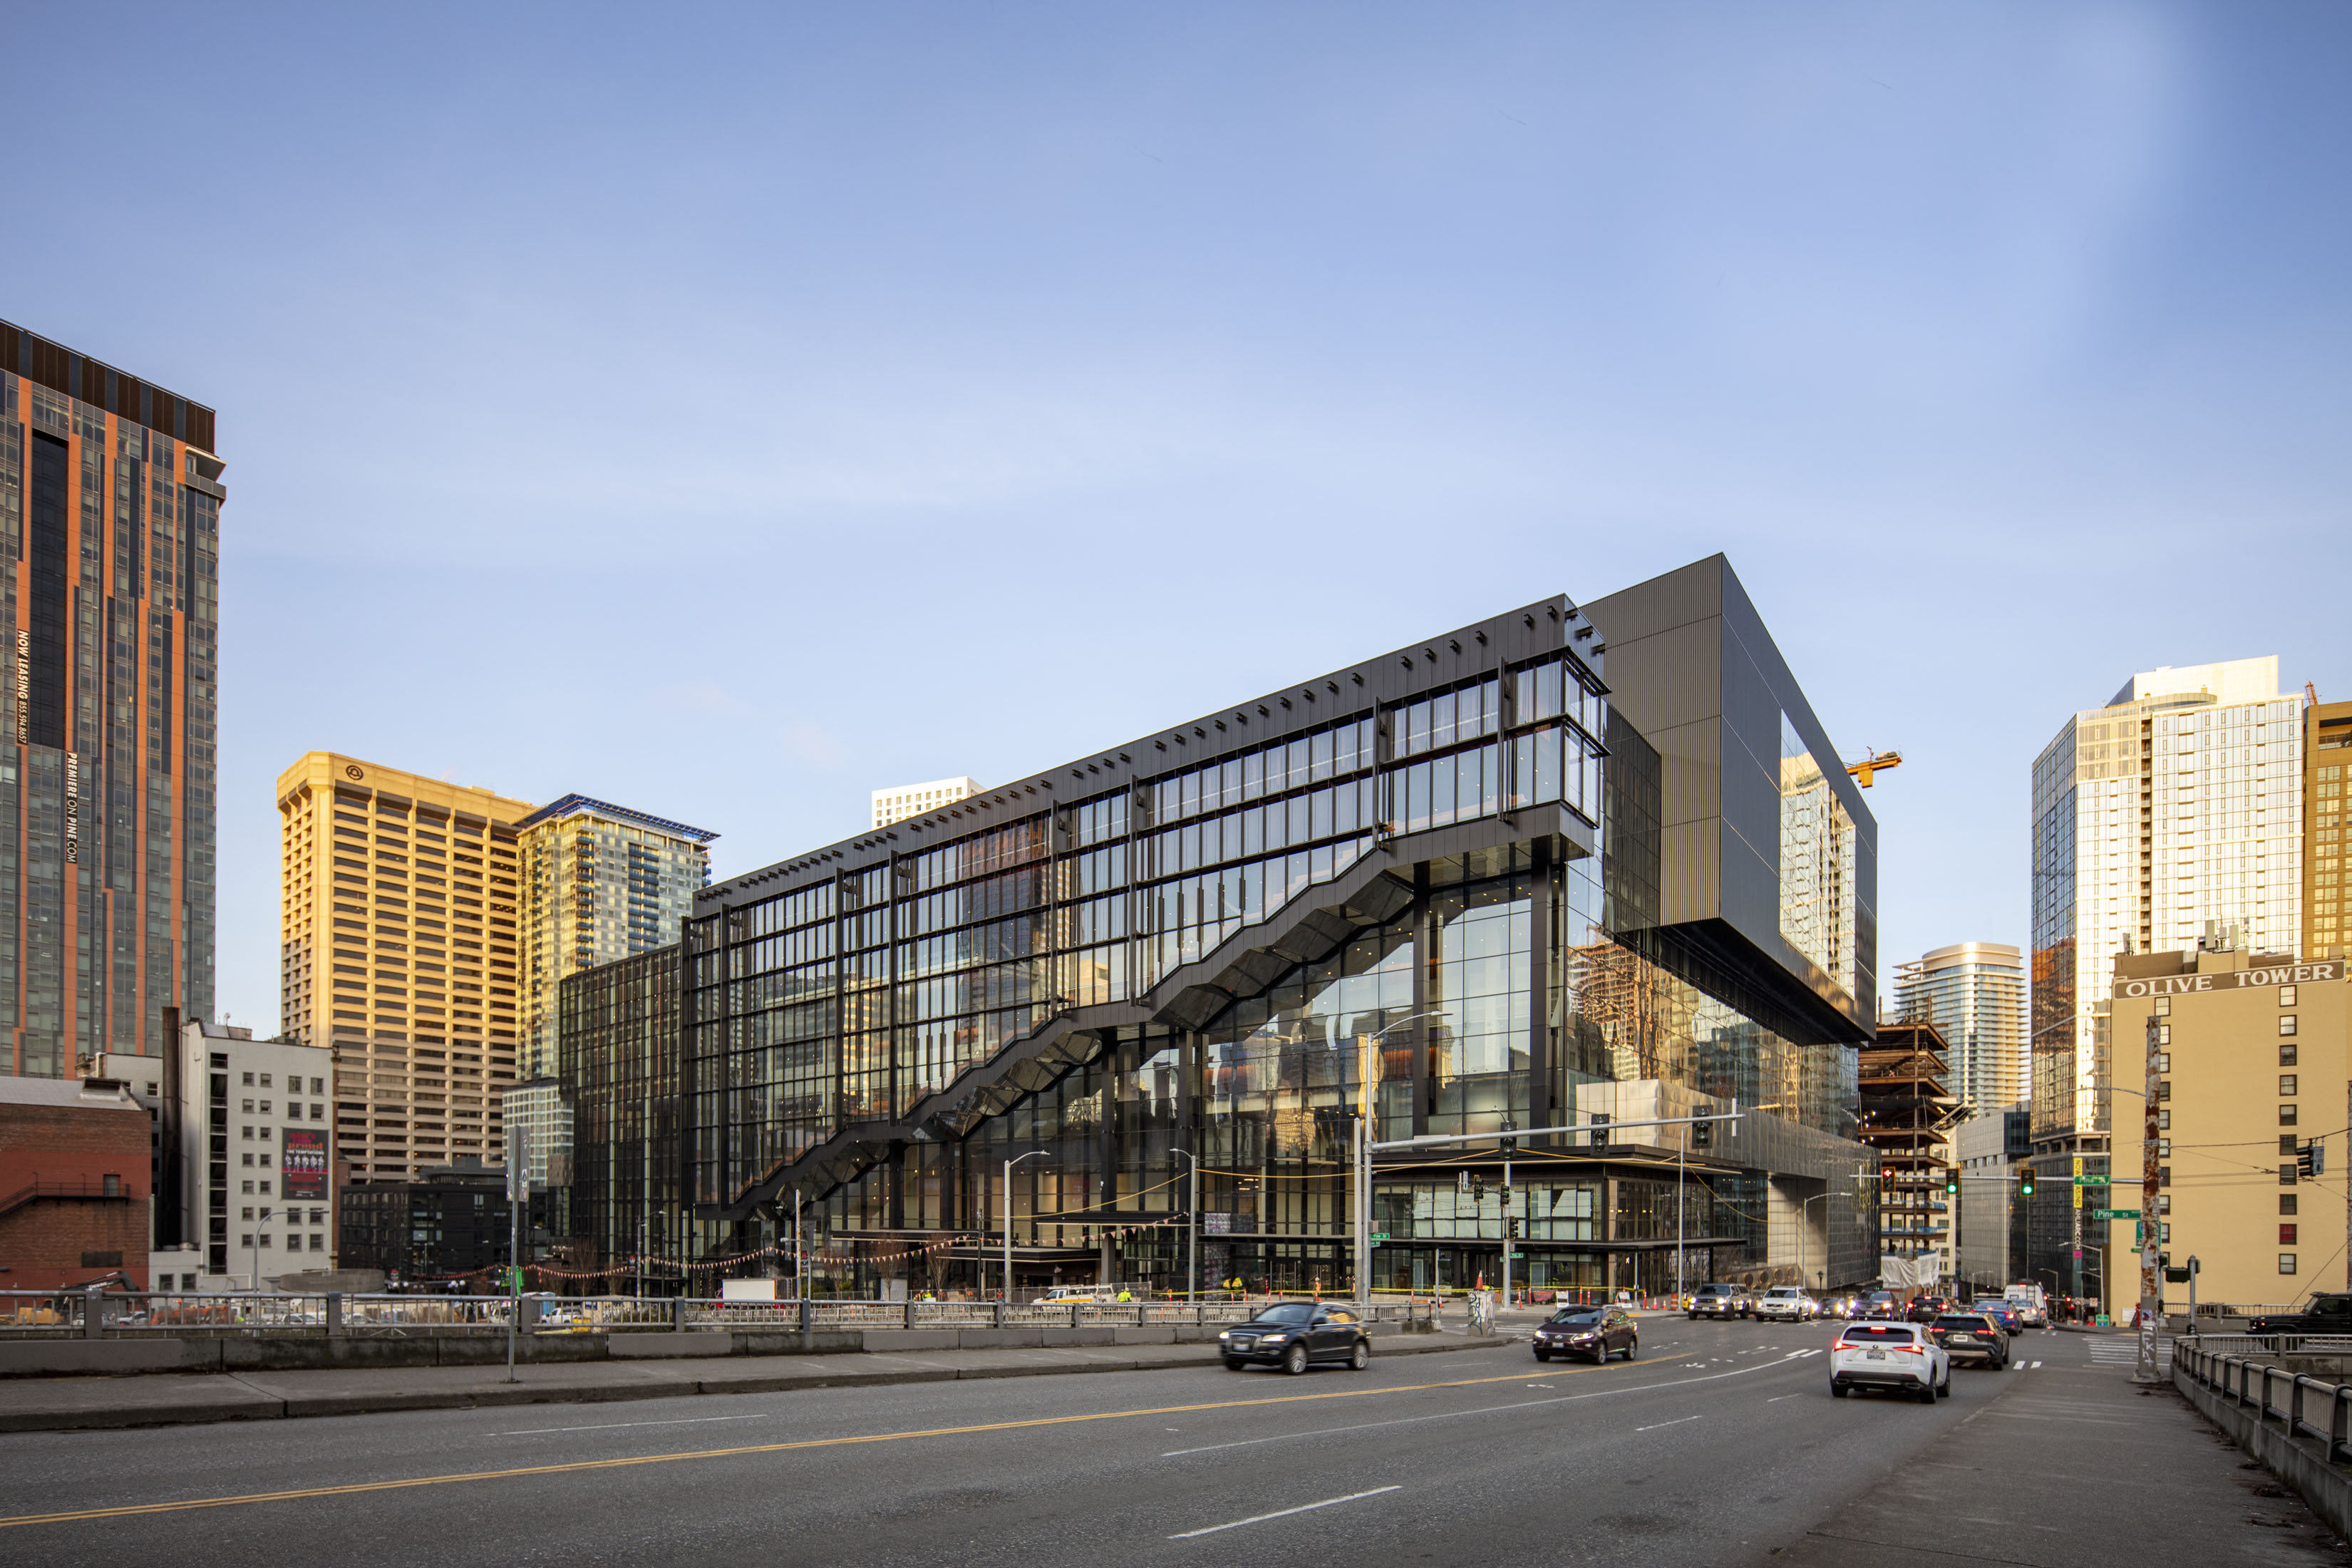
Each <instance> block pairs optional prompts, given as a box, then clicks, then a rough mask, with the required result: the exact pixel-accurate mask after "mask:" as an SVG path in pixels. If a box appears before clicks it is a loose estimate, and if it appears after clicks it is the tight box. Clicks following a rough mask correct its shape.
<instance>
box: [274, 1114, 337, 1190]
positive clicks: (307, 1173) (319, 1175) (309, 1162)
mask: <svg viewBox="0 0 2352 1568" xmlns="http://www.w3.org/2000/svg"><path fill="white" fill-rule="evenodd" d="M278 1162H279V1170H280V1178H279V1191H280V1192H281V1193H282V1194H284V1195H285V1196H287V1197H289V1198H301V1199H309V1200H322V1199H324V1198H325V1197H326V1195H327V1134H326V1133H325V1132H324V1131H317V1130H313V1129H311V1128H308V1127H289V1128H288V1129H286V1141H285V1142H283V1143H281V1144H279V1145H278Z"/></svg>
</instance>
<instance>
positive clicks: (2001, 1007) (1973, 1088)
mask: <svg viewBox="0 0 2352 1568" xmlns="http://www.w3.org/2000/svg"><path fill="white" fill-rule="evenodd" d="M2025 1005H2026V1004H2025V954H2024V952H2022V951H2021V949H2018V948H2015V947H2011V946H2010V945H2009V944H2008V943H2006V942H1955V943H1953V944H1952V945H1951V946H1949V947H1939V948H1937V949H1935V950H1934V951H1933V952H1927V953H1925V954H1922V955H1921V956H1920V957H1917V958H1914V959H1909V960H1906V962H1904V963H1898V964H1896V965H1895V1011H1896V1014H1897V1016H1900V1017H1904V1018H1909V1019H1916V1020H1918V1021H1919V1022H1921V1023H1927V1024H1933V1025H1935V1026H1936V1027H1937V1030H1939V1031H1940V1032H1941V1033H1942V1035H1943V1037H1944V1039H1945V1041H1946V1043H1947V1045H1948V1047H1949V1051H1948V1055H1949V1060H1950V1064H1951V1068H1950V1074H1949V1078H1948V1081H1947V1083H1946V1085H1945V1087H1946V1088H1947V1089H1949V1090H1950V1091H1951V1093H1952V1094H1953V1095H1954V1096H1955V1097H1956V1098H1958V1100H1959V1101H1960V1105H1961V1108H1962V1111H1963V1114H1968V1115H1976V1114H1987V1113H1990V1112H1993V1111H1997V1110H2004V1109H2006V1108H2007V1107H2009V1106H2011V1105H2012V1104H2014V1103H2015V1102H2017V1101H2018V1100H2022V1099H2024V1098H2025V1081H2026V1060H2025V1057H2026V1047H2025Z"/></svg>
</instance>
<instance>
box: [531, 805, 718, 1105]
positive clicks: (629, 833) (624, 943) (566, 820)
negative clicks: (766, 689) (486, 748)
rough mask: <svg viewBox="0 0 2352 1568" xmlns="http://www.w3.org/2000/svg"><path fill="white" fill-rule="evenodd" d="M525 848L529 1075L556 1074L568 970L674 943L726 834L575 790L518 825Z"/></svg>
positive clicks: (707, 878) (705, 882)
mask: <svg viewBox="0 0 2352 1568" xmlns="http://www.w3.org/2000/svg"><path fill="white" fill-rule="evenodd" d="M518 826H519V829H520V831H519V833H518V838H519V841H520V845H521V848H522V892H523V898H522V916H523V924H522V959H523V1045H522V1053H521V1057H522V1059H521V1061H520V1064H519V1065H520V1070H521V1072H522V1075H523V1077H524V1078H525V1079H534V1078H545V1077H551V1076H552V1075H553V1074H554V1072H555V1057H556V1039H555V1037H556V1021H557V1013H558V998H559V995H560V993H561V989H562V984H563V979H564V976H566V975H568V974H576V973H579V972H580V971H582V970H583V969H588V968H592V967H593V966H594V965H596V964H599V963H613V962H614V960H616V959H623V958H627V957H629V956H630V955H632V954H633V953H639V952H650V951H651V950H653V949H654V948H656V947H667V946H669V945H671V944H672V943H674V942H677V939H678V933H679V931H680V930H681V929H682V928H683V926H684V924H685V921H686V918H687V917H688V915H690V914H692V913H693V912H694V896H695V895H696V894H697V893H699V892H700V891H702V889H704V888H706V887H708V886H709V883H710V841H711V840H712V839H714V838H716V837H719V835H717V834H716V833H712V832H710V831H709V830H708V829H706V828H700V827H689V826H687V825H686V824H685V823H683V822H672V821H670V820H669V819H668V818H667V817H660V816H646V814H645V813H644V812H640V811H631V810H630V809H628V808H627V807H626V806H619V805H610V804H609V803H607V802H604V801H601V800H591V799H590V798H589V797H588V796H586V795H565V796H564V797H563V798H562V799H561V800H558V801H553V802H551V803H550V804H548V805H542V806H541V807H540V808H539V809H538V810H537V811H534V812H532V813H530V815H529V816H525V817H524V818H523V819H522V821H521V822H520V824H519V825H518Z"/></svg>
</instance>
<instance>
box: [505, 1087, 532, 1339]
mask: <svg viewBox="0 0 2352 1568" xmlns="http://www.w3.org/2000/svg"><path fill="white" fill-rule="evenodd" d="M529 1205H530V1129H529V1128H527V1127H523V1126H520V1125H517V1126H512V1127H509V1128H508V1129H507V1266H508V1267H507V1381H508V1382H509V1383H513V1382H516V1381H518V1380H517V1378H516V1377H515V1333H516V1330H517V1327H518V1326H519V1325H520V1322H521V1320H522V1212H523V1210H524V1209H525V1208H526V1207H528V1206H529Z"/></svg>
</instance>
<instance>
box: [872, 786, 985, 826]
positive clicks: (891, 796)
mask: <svg viewBox="0 0 2352 1568" xmlns="http://www.w3.org/2000/svg"><path fill="white" fill-rule="evenodd" d="M979 793H980V781H979V780H978V779H932V780H931V781H929V783H928V784H900V785H898V787H896V788H895V789H877V790H876V791H875V792H874V826H877V827H887V826H890V825H891V824H892V823H894V822H903V821H905V820H906V819H907V818H908V817H910V816H914V815H915V814H916V813H918V812H923V811H940V810H943V809H944V808H946V807H948V806H950V805H954V804H955V803H956V802H958V801H960V800H963V799H966V798H967V797H969V796H971V795H978V794H979Z"/></svg>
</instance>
